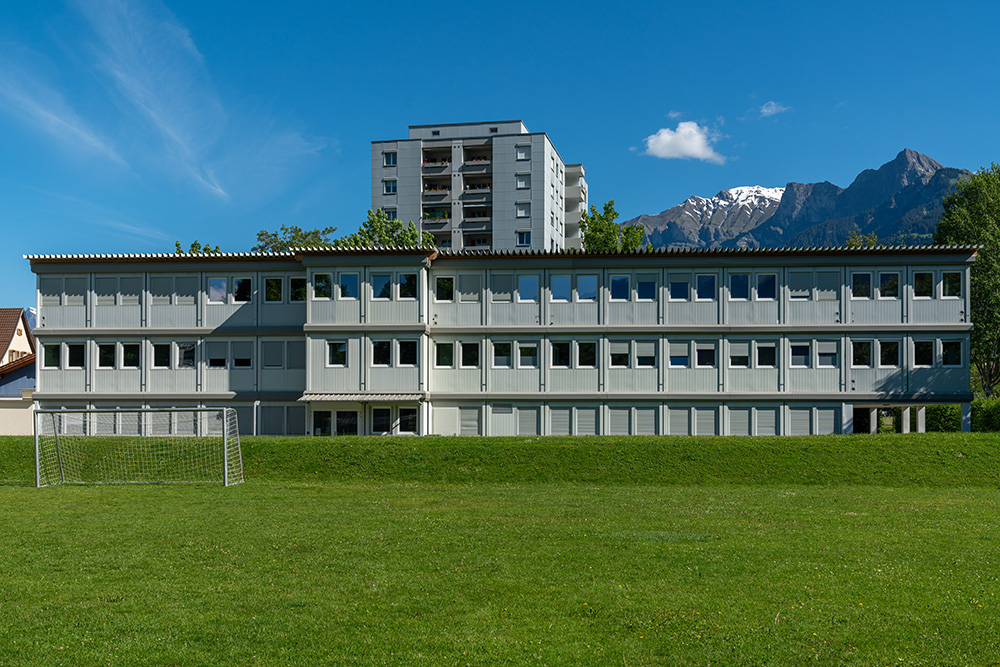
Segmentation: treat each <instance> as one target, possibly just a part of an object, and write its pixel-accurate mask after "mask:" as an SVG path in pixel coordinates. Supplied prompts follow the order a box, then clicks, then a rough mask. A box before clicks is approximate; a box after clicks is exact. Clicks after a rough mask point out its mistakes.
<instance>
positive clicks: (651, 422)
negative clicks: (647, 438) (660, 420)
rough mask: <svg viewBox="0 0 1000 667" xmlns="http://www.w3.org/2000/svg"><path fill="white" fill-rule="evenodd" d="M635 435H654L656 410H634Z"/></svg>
mask: <svg viewBox="0 0 1000 667" xmlns="http://www.w3.org/2000/svg"><path fill="white" fill-rule="evenodd" d="M635 434H636V435H656V408H636V409H635Z"/></svg>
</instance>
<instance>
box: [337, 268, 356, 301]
mask: <svg viewBox="0 0 1000 667" xmlns="http://www.w3.org/2000/svg"><path fill="white" fill-rule="evenodd" d="M338 278H339V279H340V280H339V282H338V285H339V289H338V290H337V291H338V292H339V294H338V295H337V296H338V297H339V298H340V299H357V298H358V294H359V293H360V290H359V288H358V285H359V283H360V282H361V278H360V276H358V274H356V273H341V274H340V275H339V276H338Z"/></svg>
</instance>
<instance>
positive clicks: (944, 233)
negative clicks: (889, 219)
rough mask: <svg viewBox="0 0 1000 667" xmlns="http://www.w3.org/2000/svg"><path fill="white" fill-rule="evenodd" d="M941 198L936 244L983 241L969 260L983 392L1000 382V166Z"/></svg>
mask: <svg viewBox="0 0 1000 667" xmlns="http://www.w3.org/2000/svg"><path fill="white" fill-rule="evenodd" d="M957 187H958V189H957V190H956V191H955V192H954V193H953V194H950V195H948V196H947V197H945V198H944V201H943V202H942V204H943V206H944V214H943V215H942V216H941V222H939V223H938V227H937V232H936V233H935V235H934V241H935V242H936V243H963V244H982V246H983V248H982V250H980V251H979V254H978V256H977V257H976V261H975V262H974V263H973V264H972V287H971V290H970V294H969V297H970V306H971V313H970V315H971V317H972V323H973V324H974V325H975V327H974V328H973V330H972V363H973V364H974V365H975V367H976V369H977V370H978V371H979V376H980V379H981V380H982V384H983V393H984V394H986V396H992V395H993V392H994V391H995V389H996V387H997V384H998V383H1000V165H997V164H996V163H994V164H993V166H991V167H989V168H984V169H980V170H979V171H977V172H976V173H975V174H973V175H972V176H970V177H969V178H967V179H965V180H963V181H959V182H958V186H957Z"/></svg>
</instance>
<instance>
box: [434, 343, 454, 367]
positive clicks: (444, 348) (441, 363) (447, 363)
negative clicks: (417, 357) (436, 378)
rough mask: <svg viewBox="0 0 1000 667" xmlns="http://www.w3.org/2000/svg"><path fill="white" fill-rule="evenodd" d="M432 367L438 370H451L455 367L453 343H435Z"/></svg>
mask: <svg viewBox="0 0 1000 667" xmlns="http://www.w3.org/2000/svg"><path fill="white" fill-rule="evenodd" d="M434 365H435V366H437V367H439V368H451V367H452V366H454V365H455V344H454V343H436V344H435V345H434Z"/></svg>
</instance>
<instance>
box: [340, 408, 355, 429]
mask: <svg viewBox="0 0 1000 667" xmlns="http://www.w3.org/2000/svg"><path fill="white" fill-rule="evenodd" d="M357 434H358V413H357V412H356V411H354V410H338V411H337V435H357Z"/></svg>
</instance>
